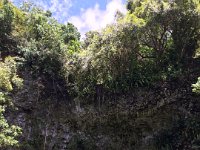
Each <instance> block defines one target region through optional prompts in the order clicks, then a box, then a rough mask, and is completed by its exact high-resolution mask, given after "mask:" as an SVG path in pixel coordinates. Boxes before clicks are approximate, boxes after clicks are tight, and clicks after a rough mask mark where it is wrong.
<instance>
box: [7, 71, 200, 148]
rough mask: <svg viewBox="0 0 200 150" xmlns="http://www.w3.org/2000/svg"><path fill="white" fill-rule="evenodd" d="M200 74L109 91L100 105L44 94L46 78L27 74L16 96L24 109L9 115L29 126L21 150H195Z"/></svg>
mask: <svg viewBox="0 0 200 150" xmlns="http://www.w3.org/2000/svg"><path fill="white" fill-rule="evenodd" d="M197 76H198V72H195V73H190V75H183V76H182V77H179V78H176V79H173V80H170V81H166V82H158V83H157V84H155V85H152V86H151V87H143V88H142V87H140V88H137V89H136V88H135V90H132V91H129V92H127V93H123V94H122V93H121V94H108V95H105V96H104V98H102V97H99V99H100V103H98V102H97V105H94V103H93V102H92V103H86V101H90V102H91V99H89V100H87V99H86V98H85V99H78V98H74V99H73V100H70V101H69V100H68V99H63V98H62V97H61V98H60V99H58V97H56V93H52V94H50V93H44V91H45V90H44V87H43V86H42V84H39V82H40V81H39V80H37V81H36V80H35V79H32V78H31V77H30V76H28V75H26V77H24V90H21V91H20V92H19V93H16V94H14V103H15V105H16V106H17V107H18V110H17V112H16V111H14V112H12V111H10V113H9V116H8V119H9V120H10V121H12V122H14V123H15V124H17V125H19V126H20V127H22V129H23V135H22V136H21V137H20V145H21V146H20V147H19V149H20V150H23V149H26V150H29V149H30V150H36V149H46V150H64V149H74V150H76V149H81V150H82V149H102V150H103V149H127V150H128V149H136V150H138V149H141V150H143V149H152V150H153V149H180V150H183V149H195V148H198V146H199V140H200V139H199V138H198V137H199V136H198V135H199V134H200V128H199V125H200V121H199V120H200V116H199V110H200V101H199V100H200V96H199V95H196V94H194V93H192V90H191V84H192V83H194V82H195V79H196V78H197ZM36 83H37V84H36ZM45 94H46V96H44V95H45ZM92 101H95V100H92Z"/></svg>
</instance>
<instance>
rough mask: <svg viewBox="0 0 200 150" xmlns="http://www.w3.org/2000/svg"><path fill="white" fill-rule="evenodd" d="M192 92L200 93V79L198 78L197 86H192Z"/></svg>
mask: <svg viewBox="0 0 200 150" xmlns="http://www.w3.org/2000/svg"><path fill="white" fill-rule="evenodd" d="M192 88H193V89H192V91H193V92H195V93H198V94H199V93H200V77H199V78H198V81H197V83H195V84H192Z"/></svg>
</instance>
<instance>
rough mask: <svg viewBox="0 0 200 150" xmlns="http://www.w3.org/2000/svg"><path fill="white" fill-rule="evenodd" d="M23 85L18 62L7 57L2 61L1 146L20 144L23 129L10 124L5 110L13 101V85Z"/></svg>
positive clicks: (0, 82) (0, 75)
mask: <svg viewBox="0 0 200 150" xmlns="http://www.w3.org/2000/svg"><path fill="white" fill-rule="evenodd" d="M14 86H16V87H21V86H22V79H21V78H19V77H18V76H17V74H16V62H15V60H14V59H13V58H12V57H7V58H6V59H5V61H4V62H0V147H1V148H4V147H6V146H14V145H16V144H18V141H17V140H16V137H17V136H19V135H20V134H21V129H20V128H19V127H18V126H15V125H9V124H8V122H7V120H6V118H5V117H4V112H5V109H6V107H7V106H9V105H11V104H12V102H11V100H10V98H9V96H8V92H11V91H12V90H13V87H14Z"/></svg>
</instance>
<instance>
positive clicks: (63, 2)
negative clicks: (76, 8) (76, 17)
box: [11, 0, 72, 22]
mask: <svg viewBox="0 0 200 150" xmlns="http://www.w3.org/2000/svg"><path fill="white" fill-rule="evenodd" d="M11 1H12V2H14V3H15V4H16V5H17V6H20V5H21V4H22V3H23V2H32V3H34V4H36V5H37V6H39V7H42V8H43V9H44V10H50V11H51V12H52V13H53V16H54V17H55V18H56V19H57V20H59V21H60V22H64V20H66V19H67V18H68V17H69V9H70V8H71V7H72V0H40V1H36V0H11Z"/></svg>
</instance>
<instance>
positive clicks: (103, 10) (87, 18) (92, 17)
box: [12, 0, 126, 36]
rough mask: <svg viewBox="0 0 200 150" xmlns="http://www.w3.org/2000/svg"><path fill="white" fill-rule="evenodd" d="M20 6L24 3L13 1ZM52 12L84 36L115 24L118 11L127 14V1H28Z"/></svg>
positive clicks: (59, 19)
mask: <svg viewBox="0 0 200 150" xmlns="http://www.w3.org/2000/svg"><path fill="white" fill-rule="evenodd" d="M12 1H13V2H14V3H15V4H16V5H18V6H20V5H21V4H22V2H23V1H27V0H12ZM28 1H31V2H33V3H35V4H36V5H39V6H42V7H43V8H44V9H46V10H50V11H51V12H52V13H53V16H54V17H55V18H56V19H57V20H58V21H59V22H61V23H65V24H66V23H67V22H71V23H73V24H74V25H75V26H76V27H77V28H78V29H79V31H80V32H81V34H82V36H84V34H85V32H87V31H89V30H99V29H101V28H103V27H105V26H106V25H107V24H110V23H113V22H114V16H115V13H116V11H117V10H119V11H121V12H122V13H126V9H125V3H126V0H37V1H36V0H28Z"/></svg>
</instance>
